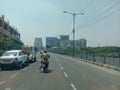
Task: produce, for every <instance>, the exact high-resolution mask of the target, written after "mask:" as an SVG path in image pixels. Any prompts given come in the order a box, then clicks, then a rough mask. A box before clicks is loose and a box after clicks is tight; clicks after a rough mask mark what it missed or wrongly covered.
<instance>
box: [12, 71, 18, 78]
mask: <svg viewBox="0 0 120 90" xmlns="http://www.w3.org/2000/svg"><path fill="white" fill-rule="evenodd" d="M17 75H19V72H18V73H15V74H13V75H12V76H11V77H10V78H14V77H16V76H17Z"/></svg>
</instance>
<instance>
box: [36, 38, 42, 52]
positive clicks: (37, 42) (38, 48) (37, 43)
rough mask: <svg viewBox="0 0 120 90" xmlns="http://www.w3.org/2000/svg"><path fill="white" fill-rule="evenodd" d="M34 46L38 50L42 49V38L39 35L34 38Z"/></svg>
mask: <svg viewBox="0 0 120 90" xmlns="http://www.w3.org/2000/svg"><path fill="white" fill-rule="evenodd" d="M34 47H36V48H37V50H38V51H40V50H42V48H43V45H42V38H40V37H37V38H35V40H34Z"/></svg>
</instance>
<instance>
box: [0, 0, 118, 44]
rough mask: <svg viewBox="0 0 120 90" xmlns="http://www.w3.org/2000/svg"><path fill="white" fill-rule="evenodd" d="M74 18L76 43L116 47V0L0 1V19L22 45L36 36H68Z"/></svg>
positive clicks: (31, 42)
mask: <svg viewBox="0 0 120 90" xmlns="http://www.w3.org/2000/svg"><path fill="white" fill-rule="evenodd" d="M63 11H68V12H70V13H79V12H83V13H84V15H77V16H76V32H75V35H76V40H78V39H80V38H85V39H86V40H87V46H120V39H119V38H120V35H119V33H120V0H84V1H83V0H34V1H33V0H19V1H18V0H0V16H1V15H2V14H3V15H5V20H6V21H7V20H9V23H10V25H12V26H13V25H14V26H15V27H16V28H17V29H18V30H19V32H20V33H21V40H22V41H23V43H25V44H26V45H33V43H34V39H35V38H36V37H41V38H43V43H44V45H45V39H46V37H58V38H59V36H60V35H70V39H71V40H72V38H73V36H72V30H73V17H72V15H69V14H65V13H63Z"/></svg>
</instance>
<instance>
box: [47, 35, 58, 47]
mask: <svg viewBox="0 0 120 90" xmlns="http://www.w3.org/2000/svg"><path fill="white" fill-rule="evenodd" d="M59 43H60V40H59V39H57V37H46V48H56V47H59V46H60V44H59Z"/></svg>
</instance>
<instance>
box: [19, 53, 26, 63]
mask: <svg viewBox="0 0 120 90" xmlns="http://www.w3.org/2000/svg"><path fill="white" fill-rule="evenodd" d="M19 59H20V61H22V63H25V56H24V53H23V52H22V51H20V52H19Z"/></svg>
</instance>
